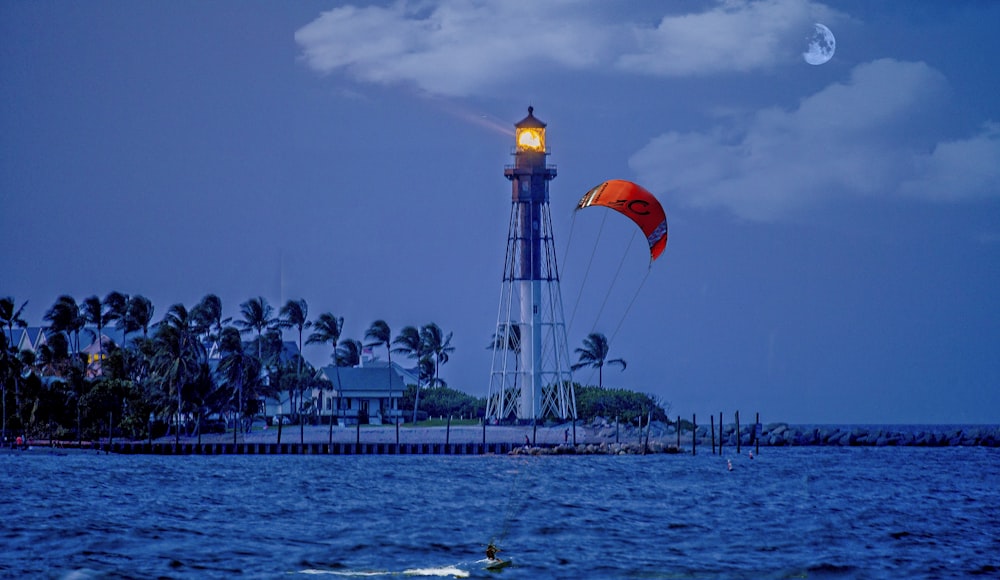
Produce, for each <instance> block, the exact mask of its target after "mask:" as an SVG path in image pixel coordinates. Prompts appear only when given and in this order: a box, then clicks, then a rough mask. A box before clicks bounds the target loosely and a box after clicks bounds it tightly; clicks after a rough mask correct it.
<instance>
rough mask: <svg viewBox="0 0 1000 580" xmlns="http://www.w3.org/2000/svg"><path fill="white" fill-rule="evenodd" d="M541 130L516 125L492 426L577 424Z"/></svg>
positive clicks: (489, 405) (527, 121) (532, 122)
mask: <svg viewBox="0 0 1000 580" xmlns="http://www.w3.org/2000/svg"><path fill="white" fill-rule="evenodd" d="M548 155H549V150H548V149H547V148H546V145H545V123H543V122H541V121H539V120H538V119H537V118H536V117H535V115H534V109H533V108H532V107H528V116H527V117H525V118H524V119H521V121H519V122H518V123H516V124H515V125H514V150H513V156H514V163H513V164H512V165H508V166H506V167H504V176H505V177H506V178H507V179H508V180H510V182H511V210H510V222H509V224H508V228H507V251H506V257H505V259H504V270H503V277H502V282H501V285H500V300H499V307H498V309H497V325H496V332H495V333H494V335H493V342H492V344H491V347H492V350H493V358H492V363H491V371H490V387H489V395H488V397H487V401H486V417H487V419H490V420H500V421H508V420H518V421H536V420H544V419H548V418H554V419H575V418H576V399H575V396H574V392H573V381H572V372H571V370H570V361H569V350H568V347H567V344H566V324H565V321H564V317H563V305H562V297H561V295H560V290H559V268H558V264H557V261H556V252H555V242H554V239H553V235H552V219H551V215H550V212H549V182H550V181H552V180H553V179H555V177H556V167H555V166H553V165H548V163H547V158H548Z"/></svg>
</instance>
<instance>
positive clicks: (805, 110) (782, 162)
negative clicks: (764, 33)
mask: <svg viewBox="0 0 1000 580" xmlns="http://www.w3.org/2000/svg"><path fill="white" fill-rule="evenodd" d="M947 94H948V86H947V81H946V80H945V78H944V76H943V75H941V74H940V73H939V72H938V71H936V70H935V69H933V68H931V67H929V66H928V65H926V64H924V63H914V62H899V61H895V60H891V59H883V60H878V61H875V62H871V63H866V64H862V65H859V66H857V67H855V69H854V70H853V71H852V72H851V76H850V79H849V80H848V81H847V82H846V83H836V84H833V85H830V86H828V87H826V88H825V89H823V90H822V91H820V92H818V93H816V94H814V95H812V96H810V97H808V98H806V99H804V100H802V101H801V102H800V104H799V106H798V108H796V109H792V110H785V109H779V108H769V109H764V110H760V111H757V112H756V113H754V114H752V115H749V116H747V117H745V118H731V119H727V120H726V122H719V123H717V124H716V125H715V126H713V127H712V128H710V129H709V130H707V131H704V132H691V133H678V132H669V133H665V134H663V135H660V136H658V137H656V138H654V139H652V140H651V141H650V142H649V143H648V144H647V145H646V146H645V147H643V148H642V149H641V150H640V151H638V152H637V153H635V154H634V155H633V156H632V158H631V159H630V161H629V163H630V165H631V167H632V169H633V170H634V171H635V172H636V173H637V175H638V177H639V179H640V180H641V181H642V182H643V183H644V184H646V185H647V186H648V187H650V188H651V189H652V190H654V191H655V192H658V193H663V194H667V195H670V196H671V197H673V198H674V199H677V200H679V201H681V202H682V203H685V204H686V205H689V206H693V207H700V208H721V209H726V210H729V211H731V212H732V213H733V214H735V215H737V216H739V217H741V218H746V219H750V220H758V221H771V220H777V219H781V218H785V217H789V216H794V215H795V214H797V213H799V212H807V211H809V210H811V209H814V208H817V207H820V206H822V205H824V204H826V203H830V202H831V201H836V200H837V199H838V198H844V197H858V196H898V197H905V198H914V197H916V198H922V199H937V200H962V199H969V198H976V197H983V196H985V195H997V194H998V193H1000V192H998V191H997V188H996V186H995V184H996V183H997V171H998V169H997V168H998V167H1000V140H998V136H1000V135H998V130H997V126H995V125H989V126H987V127H986V128H985V129H983V131H982V132H981V133H980V134H978V135H975V136H973V137H970V138H968V139H959V140H952V141H941V138H940V136H939V135H936V134H935V132H934V128H933V127H934V122H933V119H934V117H935V116H938V115H941V114H942V112H944V113H946V111H943V109H944V106H943V105H944V103H945V100H946V97H947ZM991 186H992V189H990V188H991Z"/></svg>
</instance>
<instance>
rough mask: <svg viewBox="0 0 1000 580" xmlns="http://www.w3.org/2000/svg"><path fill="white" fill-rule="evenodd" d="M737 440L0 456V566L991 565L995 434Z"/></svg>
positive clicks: (69, 570)
mask: <svg viewBox="0 0 1000 580" xmlns="http://www.w3.org/2000/svg"><path fill="white" fill-rule="evenodd" d="M734 451H735V449H734V448H729V449H724V453H725V455H724V456H722V457H719V456H717V455H712V454H711V453H709V452H708V450H705V451H704V452H699V454H698V455H697V456H691V455H656V456H645V457H644V456H587V457H433V456H424V457H396V456H392V457H390V456H382V457H378V456H375V457H364V456H356V457H332V456H270V457H247V456H223V457H201V456H188V457H157V456H116V455H98V454H82V453H81V454H70V455H66V456H48V455H41V454H35V455H32V454H7V455H0V464H2V467H0V485H2V486H3V489H5V490H8V494H7V497H8V500H7V501H6V502H5V507H6V509H5V515H4V519H3V523H2V525H0V541H2V542H3V544H4V546H5V549H4V550H3V552H2V553H0V576H2V577H17V578H23V577H40V578H147V577H149V578H152V577H166V578H231V577H250V578H272V577H278V576H287V575H289V574H293V575H302V576H307V575H329V576H334V577H344V576H346V577H371V576H375V577H379V576H386V577H397V576H406V575H408V574H410V575H412V574H415V573H424V572H426V573H428V574H431V575H436V574H444V575H446V576H458V577H461V576H463V575H466V574H467V575H469V576H470V577H491V578H495V577H496V574H497V573H491V572H487V571H485V570H484V569H483V568H482V566H481V564H479V563H478V562H479V561H480V560H481V559H482V558H483V550H484V548H485V545H486V543H487V542H489V541H495V542H497V543H498V545H500V547H501V549H502V550H503V553H502V555H504V556H505V557H510V558H512V559H513V561H514V565H513V566H511V567H509V568H507V569H505V570H503V571H502V572H500V573H499V574H502V577H503V578H629V577H652V578H656V577H671V578H787V577H801V576H806V577H816V576H819V577H866V578H870V577H874V578H879V577H885V578H898V577H906V578H940V577H964V576H967V575H970V574H979V575H985V576H995V575H996V574H997V572H998V570H1000V525H998V524H997V522H1000V451H998V450H996V449H990V448H982V447H979V448H968V447H961V448H957V447H949V448H918V447H895V448H893V447H883V448H876V447H833V448H830V447H826V448H820V447H801V448H796V447H788V448H769V449H763V448H762V449H761V452H760V454H759V455H758V456H757V457H756V458H755V459H753V460H751V459H749V457H748V456H747V455H746V454H745V453H744V454H743V455H739V456H738V455H736V454H735V453H734ZM727 460H728V461H729V462H731V463H732V465H733V470H732V471H729V470H728V469H727V468H726V462H727ZM421 571H423V572H421Z"/></svg>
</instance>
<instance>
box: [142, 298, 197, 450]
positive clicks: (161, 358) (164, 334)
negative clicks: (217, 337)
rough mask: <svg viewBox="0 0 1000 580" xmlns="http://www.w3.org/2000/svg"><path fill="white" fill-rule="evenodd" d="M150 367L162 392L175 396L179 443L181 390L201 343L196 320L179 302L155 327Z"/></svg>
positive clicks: (192, 372)
mask: <svg viewBox="0 0 1000 580" xmlns="http://www.w3.org/2000/svg"><path fill="white" fill-rule="evenodd" d="M153 340H154V344H155V347H156V350H155V354H154V356H153V369H154V372H155V374H156V377H157V379H158V380H159V381H160V382H161V384H162V385H163V386H164V387H165V389H164V391H165V394H167V395H168V396H170V395H171V394H173V395H176V397H177V415H176V418H177V420H176V431H175V438H176V441H175V442H176V443H178V444H179V443H180V429H181V413H183V412H184V400H183V398H182V393H183V390H184V388H185V387H186V386H187V385H188V384H189V383H191V382H192V381H194V380H195V379H196V378H197V376H198V373H199V371H200V369H199V365H200V363H201V361H203V360H204V358H205V357H204V350H205V347H204V345H203V344H202V343H201V341H200V340H198V334H197V323H196V322H195V320H194V318H193V317H192V316H191V314H190V312H189V311H188V309H187V308H185V307H184V305H183V304H174V305H173V306H171V307H170V310H168V311H167V315H166V316H165V317H164V319H163V320H162V321H161V322H160V323H159V324H158V325H157V327H156V335H155V336H154V337H153Z"/></svg>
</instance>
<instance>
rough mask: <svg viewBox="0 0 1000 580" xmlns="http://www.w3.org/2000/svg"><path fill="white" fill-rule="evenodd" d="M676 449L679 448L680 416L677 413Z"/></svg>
mask: <svg viewBox="0 0 1000 580" xmlns="http://www.w3.org/2000/svg"><path fill="white" fill-rule="evenodd" d="M677 450H678V451H680V450H681V416H680V415H677Z"/></svg>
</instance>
